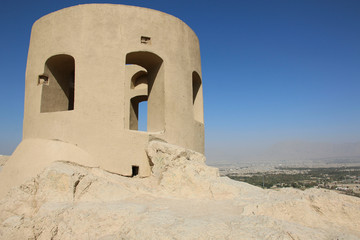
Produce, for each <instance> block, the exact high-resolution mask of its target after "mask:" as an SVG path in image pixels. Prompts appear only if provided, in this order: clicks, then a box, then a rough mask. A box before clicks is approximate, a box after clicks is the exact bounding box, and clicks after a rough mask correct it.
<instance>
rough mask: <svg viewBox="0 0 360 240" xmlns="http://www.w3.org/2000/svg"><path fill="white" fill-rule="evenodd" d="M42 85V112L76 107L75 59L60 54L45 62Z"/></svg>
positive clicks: (41, 78)
mask: <svg viewBox="0 0 360 240" xmlns="http://www.w3.org/2000/svg"><path fill="white" fill-rule="evenodd" d="M38 84H41V85H42V93H41V106H40V112H42V113H43V112H57V111H68V110H73V109H74V93H75V60H74V58H73V57H72V56H70V55H66V54H60V55H55V56H52V57H50V58H49V59H48V60H47V61H46V62H45V68H44V73H43V74H41V75H39V79H38Z"/></svg>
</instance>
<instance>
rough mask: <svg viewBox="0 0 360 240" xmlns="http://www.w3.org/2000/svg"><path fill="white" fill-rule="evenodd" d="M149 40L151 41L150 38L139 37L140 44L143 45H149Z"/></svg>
mask: <svg viewBox="0 0 360 240" xmlns="http://www.w3.org/2000/svg"><path fill="white" fill-rule="evenodd" d="M150 40H151V38H150V37H146V36H141V43H143V44H150V43H151V41H150Z"/></svg>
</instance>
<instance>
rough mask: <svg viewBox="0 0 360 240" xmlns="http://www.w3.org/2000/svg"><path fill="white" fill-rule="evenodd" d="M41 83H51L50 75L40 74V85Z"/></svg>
mask: <svg viewBox="0 0 360 240" xmlns="http://www.w3.org/2000/svg"><path fill="white" fill-rule="evenodd" d="M40 84H45V85H48V84H49V77H48V76H46V75H45V74H42V75H39V78H38V85H40Z"/></svg>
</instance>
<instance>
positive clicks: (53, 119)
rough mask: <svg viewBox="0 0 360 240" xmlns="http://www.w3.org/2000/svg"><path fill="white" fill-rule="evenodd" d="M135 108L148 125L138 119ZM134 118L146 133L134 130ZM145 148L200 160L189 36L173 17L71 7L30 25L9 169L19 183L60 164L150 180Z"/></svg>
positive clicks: (196, 81)
mask: <svg viewBox="0 0 360 240" xmlns="http://www.w3.org/2000/svg"><path fill="white" fill-rule="evenodd" d="M142 102H146V103H147V110H145V111H140V112H141V113H144V112H147V114H145V115H147V116H141V115H139V106H143V105H144V104H143V103H142ZM143 115H144V114H143ZM139 118H146V120H147V129H146V130H143V131H139V130H138V122H139ZM152 139H160V140H163V141H165V142H168V143H170V144H174V145H179V146H182V147H185V148H189V149H192V150H194V151H197V152H200V153H203V152H204V117H203V96H202V79H201V62H200V49H199V42H198V38H197V36H196V35H195V33H194V32H193V31H192V30H191V29H190V28H189V27H188V26H187V25H186V24H185V23H184V22H182V21H181V20H180V19H178V18H176V17H174V16H171V15H168V14H165V13H162V12H159V11H155V10H151V9H146V8H140V7H133V6H124V5H112V4H87V5H78V6H74V7H69V8H66V9H62V10H59V11H56V12H53V13H51V14H49V15H46V16H44V17H42V18H40V19H39V20H37V21H36V22H35V23H34V25H33V28H32V32H31V40H30V47H29V53H28V61H27V69H26V84H25V109H24V124H23V141H22V142H21V144H20V145H19V146H18V148H17V149H16V150H15V152H14V154H13V156H12V157H11V159H10V160H9V162H8V164H7V165H8V166H7V168H14V169H18V170H17V171H19V169H24V168H25V167H26V172H27V173H21V174H25V176H26V175H30V174H33V173H35V172H36V171H39V170H40V169H41V168H42V167H44V166H45V165H46V164H48V163H49V162H52V161H56V160H64V161H71V162H75V163H79V164H84V165H88V166H99V167H102V168H104V169H106V170H108V171H110V172H114V173H118V174H121V175H125V176H134V175H139V176H148V175H150V172H151V171H150V163H149V160H148V158H147V155H146V152H145V149H146V147H147V145H148V143H149V141H151V140H152ZM9 172H11V171H9ZM13 174H15V175H16V174H18V175H19V174H20V173H19V172H16V173H15V172H13Z"/></svg>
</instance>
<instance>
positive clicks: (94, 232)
mask: <svg viewBox="0 0 360 240" xmlns="http://www.w3.org/2000/svg"><path fill="white" fill-rule="evenodd" d="M147 151H148V155H149V158H150V159H151V161H152V163H153V164H154V166H153V175H152V176H151V177H149V178H137V177H134V178H127V177H122V176H119V175H116V174H112V173H109V172H106V171H104V170H102V169H99V168H87V167H84V166H79V165H75V164H72V163H67V162H61V161H59V162H54V163H53V164H52V165H50V166H49V167H48V168H46V169H44V171H43V172H42V173H40V174H39V175H38V176H36V177H34V178H33V179H30V180H28V181H27V182H25V183H24V184H22V185H21V186H18V187H16V188H13V189H12V190H11V192H10V193H9V194H8V195H7V196H6V197H5V198H3V199H1V200H0V239H37V240H40V239H99V240H100V239H101V240H110V239H306V240H308V239H317V240H318V239H360V217H359V216H360V199H359V198H355V197H350V196H345V195H340V194H337V193H335V192H332V191H327V190H321V189H309V190H305V191H301V190H295V189H290V188H287V189H281V190H279V191H275V190H263V189H261V188H258V187H255V186H251V185H249V184H246V183H242V182H236V181H232V180H230V179H228V178H226V177H219V176H218V171H217V169H216V168H211V167H208V166H206V165H205V163H204V161H205V158H204V157H203V155H201V154H198V153H195V152H192V151H189V150H186V149H182V148H179V147H176V146H172V145H169V144H164V143H160V142H152V143H150V145H149V148H148V150H147Z"/></svg>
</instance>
